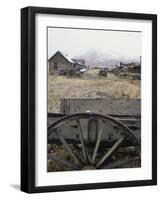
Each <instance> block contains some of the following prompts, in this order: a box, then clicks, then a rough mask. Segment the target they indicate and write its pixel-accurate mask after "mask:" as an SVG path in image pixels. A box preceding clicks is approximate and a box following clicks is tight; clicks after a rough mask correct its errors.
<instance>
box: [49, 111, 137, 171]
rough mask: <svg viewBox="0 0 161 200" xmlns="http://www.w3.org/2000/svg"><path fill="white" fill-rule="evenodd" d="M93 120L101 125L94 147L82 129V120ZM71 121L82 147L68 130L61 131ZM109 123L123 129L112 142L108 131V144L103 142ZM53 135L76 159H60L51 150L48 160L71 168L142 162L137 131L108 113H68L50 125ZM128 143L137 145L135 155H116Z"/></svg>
mask: <svg viewBox="0 0 161 200" xmlns="http://www.w3.org/2000/svg"><path fill="white" fill-rule="evenodd" d="M90 119H95V120H99V122H100V124H101V125H100V126H99V130H98V134H97V137H96V139H95V142H94V145H93V146H92V145H90V143H91V141H90V140H89V139H88V140H87V138H86V137H85V133H84V131H83V128H82V121H83V122H84V121H86V122H87V123H89V120H90ZM71 122H72V123H73V124H75V126H76V130H77V144H78V146H77V145H74V144H73V143H72V142H69V141H68V140H67V139H66V135H65V133H62V132H61V131H59V129H61V128H62V127H63V126H68V125H69V126H71ZM109 123H112V124H113V126H115V127H116V128H117V129H118V130H119V136H117V137H116V138H117V139H115V140H114V141H112V142H111V141H109V139H108V138H106V134H104V144H108V145H102V137H103V132H105V129H107V130H108V125H109ZM64 130H66V129H64ZM52 136H54V137H56V138H57V139H58V140H59V141H60V142H61V144H62V146H63V147H64V148H65V149H66V151H67V152H68V154H69V155H70V157H71V158H72V162H71V160H70V161H69V160H66V159H62V158H60V157H59V156H58V155H56V153H55V152H49V153H48V159H49V160H54V161H56V162H59V163H61V164H63V165H64V166H66V167H68V168H71V170H84V169H101V168H106V169H108V168H121V167H122V166H125V165H126V164H128V163H131V162H140V143H139V141H138V139H137V138H136V136H135V135H134V133H133V132H132V131H131V130H130V129H129V128H128V127H127V126H126V125H124V124H123V123H121V122H120V121H118V120H116V119H114V118H112V117H110V116H108V115H102V114H97V113H90V112H89V113H76V114H71V115H67V116H65V117H62V118H60V119H59V120H57V121H56V122H53V123H52V124H50V125H49V126H48V138H49V137H50V138H51V137H52ZM127 143H128V144H130V146H132V147H133V152H134V153H133V155H134V156H128V157H127V156H126V157H125V158H121V159H117V158H116V157H117V156H116V157H115V155H117V154H119V152H120V151H121V148H122V147H123V146H126V144H127ZM109 144H110V145H109ZM75 146H77V147H78V149H79V153H77V151H76V150H75V149H74V148H75ZM80 152H81V153H80ZM113 158H114V159H113Z"/></svg>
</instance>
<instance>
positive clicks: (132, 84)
mask: <svg viewBox="0 0 161 200" xmlns="http://www.w3.org/2000/svg"><path fill="white" fill-rule="evenodd" d="M102 96H103V97H113V98H120V97H128V98H140V97H141V89H140V81H137V80H136V81H130V80H127V79H120V78H118V77H117V76H114V75H113V74H108V77H107V78H104V77H103V78H99V77H98V70H89V71H87V72H86V73H85V74H84V75H83V76H82V77H81V78H78V77H72V78H69V77H66V76H56V75H50V74H49V75H48V111H49V112H59V111H60V99H62V98H98V97H102Z"/></svg>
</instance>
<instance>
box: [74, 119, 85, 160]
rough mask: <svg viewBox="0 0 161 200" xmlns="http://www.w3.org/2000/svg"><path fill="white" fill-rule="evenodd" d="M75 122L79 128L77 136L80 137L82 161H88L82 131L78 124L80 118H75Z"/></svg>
mask: <svg viewBox="0 0 161 200" xmlns="http://www.w3.org/2000/svg"><path fill="white" fill-rule="evenodd" d="M76 123H77V126H78V129H79V138H80V142H81V145H82V151H83V156H84V161H86V162H88V155H87V150H86V146H85V142H84V138H83V131H82V128H81V125H80V120H79V119H76Z"/></svg>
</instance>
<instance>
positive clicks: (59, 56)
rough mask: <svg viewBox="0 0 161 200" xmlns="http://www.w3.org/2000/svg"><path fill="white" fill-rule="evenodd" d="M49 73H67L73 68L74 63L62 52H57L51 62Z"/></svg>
mask: <svg viewBox="0 0 161 200" xmlns="http://www.w3.org/2000/svg"><path fill="white" fill-rule="evenodd" d="M48 62H49V72H50V73H54V72H58V71H62V70H64V71H67V70H68V69H71V68H72V67H73V64H74V62H73V61H72V60H71V59H70V58H69V57H68V56H67V55H65V54H64V53H62V52H61V51H57V52H56V53H55V54H54V55H53V56H52V57H51V58H50V59H49V60H48Z"/></svg>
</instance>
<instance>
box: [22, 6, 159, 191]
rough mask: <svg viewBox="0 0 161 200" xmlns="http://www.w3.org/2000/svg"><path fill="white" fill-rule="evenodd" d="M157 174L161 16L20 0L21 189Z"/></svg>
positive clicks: (92, 185) (146, 179) (119, 181)
mask: <svg viewBox="0 0 161 200" xmlns="http://www.w3.org/2000/svg"><path fill="white" fill-rule="evenodd" d="M156 184H157V16H156V15H154V14H136V13H121V12H107V11H94V10H74V9H60V8H42V7H27V8H23V9H22V10H21V190H22V191H25V192H28V193H34V192H50V191H53V192H54V191H67V190H84V189H99V188H115V187H130V186H146V185H156Z"/></svg>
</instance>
